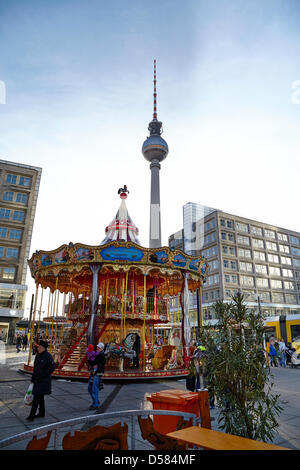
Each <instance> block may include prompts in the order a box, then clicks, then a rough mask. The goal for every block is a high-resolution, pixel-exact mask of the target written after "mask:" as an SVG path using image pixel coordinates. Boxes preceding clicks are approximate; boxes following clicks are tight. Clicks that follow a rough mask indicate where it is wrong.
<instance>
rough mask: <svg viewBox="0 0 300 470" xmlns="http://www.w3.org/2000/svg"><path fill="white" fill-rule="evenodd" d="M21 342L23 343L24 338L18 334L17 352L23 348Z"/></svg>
mask: <svg viewBox="0 0 300 470" xmlns="http://www.w3.org/2000/svg"><path fill="white" fill-rule="evenodd" d="M21 343H22V338H21V336H20V335H18V336H17V342H16V348H17V353H19V352H20V350H21Z"/></svg>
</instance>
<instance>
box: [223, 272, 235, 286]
mask: <svg viewBox="0 0 300 470" xmlns="http://www.w3.org/2000/svg"><path fill="white" fill-rule="evenodd" d="M224 279H225V282H226V283H227V284H237V283H238V277H237V276H236V275H235V274H224Z"/></svg>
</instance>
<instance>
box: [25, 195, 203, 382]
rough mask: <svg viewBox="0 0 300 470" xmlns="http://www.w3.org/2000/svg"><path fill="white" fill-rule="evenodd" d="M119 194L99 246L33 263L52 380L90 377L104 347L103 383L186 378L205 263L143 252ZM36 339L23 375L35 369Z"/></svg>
mask: <svg viewBox="0 0 300 470" xmlns="http://www.w3.org/2000/svg"><path fill="white" fill-rule="evenodd" d="M118 193H119V196H120V198H121V205H120V207H119V210H118V211H117V214H116V216H115V218H114V219H113V221H112V222H111V223H110V225H109V226H108V227H106V230H105V238H104V240H103V241H102V243H101V244H100V245H98V246H88V245H84V244H81V243H76V244H73V243H69V244H68V245H62V246H60V247H59V248H57V249H55V250H52V251H43V250H40V251H36V252H35V253H34V254H33V255H32V257H31V259H30V260H29V261H28V262H29V266H30V270H31V275H32V276H33V278H34V280H35V284H36V294H35V301H34V309H33V316H35V315H36V312H38V311H41V309H42V302H43V299H46V302H47V306H46V308H47V317H46V318H44V319H43V321H44V322H45V321H46V322H47V323H48V325H49V327H48V328H47V331H46V336H47V338H48V341H49V352H50V353H51V354H52V356H53V357H54V360H55V363H56V369H55V371H54V373H53V376H56V377H64V378H71V379H72V378H73V379H74V378H78V379H85V378H88V376H89V371H88V365H87V348H88V345H90V344H93V345H94V346H96V345H97V343H98V342H100V341H101V342H103V343H104V344H105V355H106V357H107V361H106V367H105V374H104V377H103V378H104V379H105V378H107V379H108V378H109V379H147V378H149V379H153V378H159V377H180V376H185V375H186V374H187V369H186V366H187V363H188V360H189V357H190V346H191V335H192V334H193V326H194V327H195V321H194V322H193V321H192V319H191V316H190V314H189V312H190V303H192V304H193V305H194V299H195V298H196V292H197V290H198V292H199V294H200V295H198V298H199V299H200V309H201V289H202V285H203V283H204V282H205V278H206V274H207V269H208V265H207V262H206V260H205V259H204V258H201V257H195V256H189V255H187V254H185V253H184V252H182V251H181V250H174V251H172V250H171V249H170V248H168V247H161V248H157V249H154V248H144V247H142V246H141V245H140V243H139V240H138V229H137V227H136V226H135V224H134V223H133V221H132V219H131V218H130V216H129V213H128V211H127V207H126V203H125V200H126V198H127V195H128V190H127V187H126V186H125V187H124V188H121V189H120V190H119V191H118ZM32 324H33V325H34V321H33V322H32ZM194 329H195V328H194ZM58 331H59V333H58ZM32 338H33V334H32V335H31V342H30V349H29V356H28V362H27V364H24V371H26V372H32V370H33V359H34V356H33V341H32Z"/></svg>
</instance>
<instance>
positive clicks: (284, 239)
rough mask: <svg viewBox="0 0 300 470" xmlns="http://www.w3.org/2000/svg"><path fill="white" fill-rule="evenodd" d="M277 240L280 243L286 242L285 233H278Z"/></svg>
mask: <svg viewBox="0 0 300 470" xmlns="http://www.w3.org/2000/svg"><path fill="white" fill-rule="evenodd" d="M277 238H278V240H279V241H281V242H287V241H288V237H287V235H286V234H285V233H278V234H277Z"/></svg>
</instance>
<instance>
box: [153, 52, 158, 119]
mask: <svg viewBox="0 0 300 470" xmlns="http://www.w3.org/2000/svg"><path fill="white" fill-rule="evenodd" d="M153 82H154V93H153V119H157V101H156V98H157V93H156V59H154V80H153Z"/></svg>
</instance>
